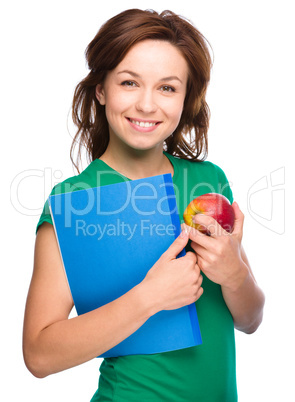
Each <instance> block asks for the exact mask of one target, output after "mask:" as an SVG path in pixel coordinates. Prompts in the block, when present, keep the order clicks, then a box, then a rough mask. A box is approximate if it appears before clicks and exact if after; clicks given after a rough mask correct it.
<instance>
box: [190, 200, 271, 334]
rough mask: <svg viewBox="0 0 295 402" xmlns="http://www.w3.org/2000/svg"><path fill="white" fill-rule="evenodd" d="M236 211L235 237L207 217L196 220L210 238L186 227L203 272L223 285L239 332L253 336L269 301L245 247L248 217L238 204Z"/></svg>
mask: <svg viewBox="0 0 295 402" xmlns="http://www.w3.org/2000/svg"><path fill="white" fill-rule="evenodd" d="M233 208H234V212H235V223H234V229H233V232H232V233H231V234H229V233H228V232H226V231H225V230H224V229H223V228H222V227H221V226H220V225H219V224H218V223H217V222H216V221H215V220H214V219H213V218H211V217H208V216H205V215H196V216H195V218H194V220H195V222H196V223H198V224H201V225H203V226H205V227H206V228H207V230H208V231H209V232H210V234H211V235H210V236H207V235H205V234H202V233H201V232H199V231H198V230H196V229H193V228H191V227H188V226H186V225H183V227H186V229H187V230H188V231H189V237H190V239H191V241H192V242H191V247H192V249H193V250H194V251H195V252H196V255H197V263H198V266H199V267H200V269H201V271H202V272H204V274H205V275H206V276H207V277H208V278H209V279H210V280H211V281H213V282H215V283H217V284H219V285H221V291H222V295H223V298H224V301H225V303H226V305H227V307H228V309H229V311H230V312H231V315H232V317H233V320H234V325H235V328H236V329H238V330H240V331H243V332H245V333H248V334H250V333H253V332H254V331H256V329H257V328H258V327H259V325H260V324H261V321H262V316H263V306H264V302H265V298H264V294H263V292H262V290H261V289H260V288H259V286H258V285H257V283H256V280H255V278H254V275H253V272H252V270H251V268H250V264H249V261H248V259H247V256H246V253H245V251H244V249H243V247H242V244H241V243H242V236H243V223H244V215H243V213H242V212H241V210H240V209H239V207H238V204H237V203H236V202H234V203H233Z"/></svg>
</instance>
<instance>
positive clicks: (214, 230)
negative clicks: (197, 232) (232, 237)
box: [193, 214, 227, 237]
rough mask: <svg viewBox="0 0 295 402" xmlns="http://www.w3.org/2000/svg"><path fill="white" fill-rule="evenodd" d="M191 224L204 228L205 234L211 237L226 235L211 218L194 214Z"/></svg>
mask: <svg viewBox="0 0 295 402" xmlns="http://www.w3.org/2000/svg"><path fill="white" fill-rule="evenodd" d="M193 222H194V223H196V224H198V225H201V226H202V227H204V228H205V230H206V231H207V234H209V235H210V236H212V237H217V236H222V235H224V234H226V233H227V232H226V231H225V230H224V229H223V227H222V226H221V225H219V223H218V222H217V221H216V219H214V218H213V217H212V216H208V215H204V214H196V215H194V216H193Z"/></svg>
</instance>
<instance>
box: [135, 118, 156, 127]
mask: <svg viewBox="0 0 295 402" xmlns="http://www.w3.org/2000/svg"><path fill="white" fill-rule="evenodd" d="M130 121H131V123H133V124H136V125H137V126H139V127H153V126H155V125H156V124H157V123H149V122H148V121H137V120H132V119H130Z"/></svg>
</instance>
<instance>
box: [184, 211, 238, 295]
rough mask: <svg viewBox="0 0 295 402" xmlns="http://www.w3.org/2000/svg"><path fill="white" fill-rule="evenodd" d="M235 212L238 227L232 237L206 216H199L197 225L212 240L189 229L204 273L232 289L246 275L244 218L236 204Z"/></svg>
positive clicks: (196, 218)
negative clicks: (205, 231)
mask: <svg viewBox="0 0 295 402" xmlns="http://www.w3.org/2000/svg"><path fill="white" fill-rule="evenodd" d="M233 209H234V212H235V223H234V229H233V232H232V233H228V232H227V231H226V230H224V229H223V228H222V227H221V226H220V225H219V224H218V222H217V221H216V220H215V219H214V218H212V217H210V216H207V215H202V214H197V215H195V216H194V217H193V221H194V222H195V223H198V224H200V225H202V226H204V227H205V228H206V229H207V231H208V232H210V236H208V235H206V234H203V233H201V232H200V231H199V230H196V229H194V228H191V227H189V226H187V225H185V227H186V228H187V230H188V231H189V237H190V239H191V241H192V242H191V247H192V249H193V250H194V251H195V252H196V254H197V263H198V266H199V267H200V269H201V270H202V271H203V272H204V274H205V275H206V276H207V277H208V278H209V279H210V280H211V281H213V282H215V283H217V284H219V285H221V286H225V287H229V288H236V287H237V286H238V285H239V283H240V281H241V280H242V277H243V272H244V262H243V259H242V255H241V247H242V246H241V242H242V236H243V223H244V215H243V213H242V212H241V211H240V209H239V207H238V205H237V204H236V203H233Z"/></svg>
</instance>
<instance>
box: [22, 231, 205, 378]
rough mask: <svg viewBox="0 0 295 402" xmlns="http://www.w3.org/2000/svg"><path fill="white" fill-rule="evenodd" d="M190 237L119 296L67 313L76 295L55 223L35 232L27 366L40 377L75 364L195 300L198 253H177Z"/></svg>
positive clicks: (198, 278)
mask: <svg viewBox="0 0 295 402" xmlns="http://www.w3.org/2000/svg"><path fill="white" fill-rule="evenodd" d="M187 242H188V237H187V236H186V237H185V238H180V237H179V238H177V239H176V240H175V242H174V243H173V244H172V245H171V246H170V248H169V249H168V250H167V251H166V253H164V254H163V255H162V257H161V258H160V259H159V260H158V261H157V263H156V264H155V265H154V266H153V267H152V269H151V270H150V271H149V273H148V275H147V276H146V278H145V279H144V280H143V281H142V282H141V283H140V284H139V285H137V286H135V287H134V288H133V289H131V290H130V291H129V292H127V293H126V294H124V295H123V296H121V297H120V298H118V299H116V300H114V301H113V302H111V303H108V304H106V305H105V306H102V307H100V308H98V309H96V310H93V311H91V312H89V313H86V314H83V315H80V316H78V317H75V318H71V319H68V317H69V314H70V311H71V309H72V307H73V300H72V296H71V293H70V290H69V286H68V283H67V279H66V276H65V273H64V269H63V266H62V261H61V257H60V253H59V249H58V245H57V241H56V237H55V233H54V230H53V227H52V225H50V224H49V223H44V224H43V225H42V226H41V227H40V229H39V230H38V233H37V237H36V246H35V261H34V271H33V277H32V281H31V285H30V289H29V294H28V298H27V305H26V311H25V319H24V330H23V353H24V359H25V363H26V365H27V367H28V369H29V370H30V371H31V372H32V373H33V374H34V375H35V376H36V377H40V378H42V377H45V376H47V375H49V374H52V373H56V372H59V371H62V370H65V369H68V368H70V367H73V366H77V365H79V364H81V363H84V362H86V361H88V360H90V359H92V358H94V357H96V356H99V355H101V354H103V353H104V352H105V351H107V350H109V349H110V348H112V347H114V346H115V345H117V344H118V343H120V342H121V341H123V340H124V339H126V338H127V337H128V336H129V335H131V334H132V333H134V332H135V331H136V330H137V329H138V328H139V327H140V326H141V325H143V324H144V323H145V321H146V320H147V319H148V318H149V317H151V316H152V315H153V314H155V313H156V312H157V311H160V310H161V309H164V308H166V309H169V308H177V307H181V305H186V304H189V303H192V302H193V301H195V300H197V298H198V297H200V295H201V293H202V289H201V287H200V286H201V276H200V270H199V268H198V267H196V257H195V256H194V253H190V254H189V253H188V254H187V255H186V256H185V257H181V258H179V259H177V260H176V259H175V258H176V256H177V255H178V253H179V252H180V251H181V250H182V249H183V248H184V247H185V245H186V244H187ZM98 291H99V290H98ZM173 293H174V294H173ZM175 293H176V295H175ZM174 306H175V307H174Z"/></svg>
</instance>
